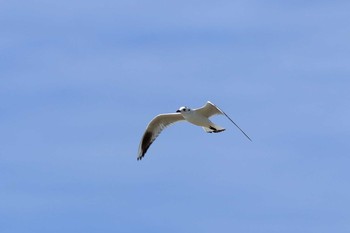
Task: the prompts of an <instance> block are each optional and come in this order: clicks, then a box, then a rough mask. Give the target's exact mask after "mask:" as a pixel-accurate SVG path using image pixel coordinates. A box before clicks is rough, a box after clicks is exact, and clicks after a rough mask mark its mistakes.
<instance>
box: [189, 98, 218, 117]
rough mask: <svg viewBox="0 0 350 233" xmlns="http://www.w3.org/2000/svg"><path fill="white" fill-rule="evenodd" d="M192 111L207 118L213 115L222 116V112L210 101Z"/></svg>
mask: <svg viewBox="0 0 350 233" xmlns="http://www.w3.org/2000/svg"><path fill="white" fill-rule="evenodd" d="M194 111H196V112H198V113H199V114H201V115H202V116H205V117H207V118H209V117H211V116H214V115H219V114H224V112H223V111H221V110H220V109H219V108H218V107H216V106H215V105H214V104H213V103H212V102H210V101H207V103H206V104H205V105H204V106H203V107H201V108H197V109H194Z"/></svg>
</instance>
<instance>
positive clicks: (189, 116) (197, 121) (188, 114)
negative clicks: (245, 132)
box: [182, 110, 225, 132]
mask: <svg viewBox="0 0 350 233" xmlns="http://www.w3.org/2000/svg"><path fill="white" fill-rule="evenodd" d="M182 116H183V117H184V119H185V120H186V121H188V122H189V123H192V124H194V125H197V126H201V127H202V128H203V129H204V130H205V131H206V132H211V131H217V130H220V131H224V130H225V129H224V128H222V127H220V126H218V125H216V124H214V123H213V122H211V121H210V120H209V118H208V117H205V116H203V115H202V114H200V113H199V112H197V111H196V110H189V111H184V112H182Z"/></svg>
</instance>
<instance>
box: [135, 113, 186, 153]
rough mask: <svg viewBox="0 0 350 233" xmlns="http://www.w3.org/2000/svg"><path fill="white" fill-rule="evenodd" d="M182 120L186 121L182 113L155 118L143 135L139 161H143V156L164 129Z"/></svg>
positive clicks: (161, 115)
mask: <svg viewBox="0 0 350 233" xmlns="http://www.w3.org/2000/svg"><path fill="white" fill-rule="evenodd" d="M182 120H185V119H184V117H183V116H182V115H181V113H167V114H160V115H158V116H156V117H155V118H153V120H151V122H150V123H149V124H148V126H147V128H146V131H145V133H144V134H143V137H142V140H141V143H140V146H139V154H138V157H137V160H141V159H142V158H143V156H145V154H146V152H147V150H148V148H149V147H150V146H151V144H152V143H153V142H154V140H156V138H157V137H158V135H159V134H160V133H161V132H162V130H163V129H165V128H166V127H168V126H170V125H171V124H174V123H176V122H178V121H182Z"/></svg>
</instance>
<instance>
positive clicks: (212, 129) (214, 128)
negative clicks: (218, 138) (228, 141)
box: [202, 125, 225, 133]
mask: <svg viewBox="0 0 350 233" xmlns="http://www.w3.org/2000/svg"><path fill="white" fill-rule="evenodd" d="M202 128H203V129H204V131H205V132H207V133H220V132H222V131H225V128H222V127H221V126H218V125H211V126H209V127H202Z"/></svg>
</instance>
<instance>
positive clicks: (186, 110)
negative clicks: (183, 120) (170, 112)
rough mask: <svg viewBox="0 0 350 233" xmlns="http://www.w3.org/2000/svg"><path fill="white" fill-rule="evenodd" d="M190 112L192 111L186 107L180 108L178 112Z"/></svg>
mask: <svg viewBox="0 0 350 233" xmlns="http://www.w3.org/2000/svg"><path fill="white" fill-rule="evenodd" d="M189 111H191V109H190V108H188V107H186V106H184V107H180V108H179V109H178V110H176V112H179V113H183V112H189Z"/></svg>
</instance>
